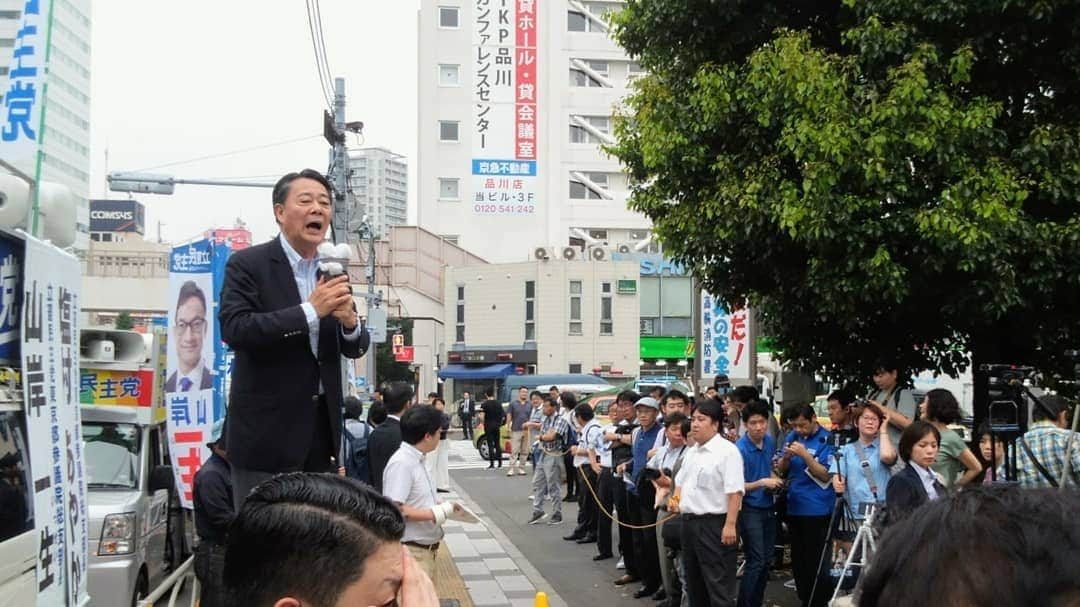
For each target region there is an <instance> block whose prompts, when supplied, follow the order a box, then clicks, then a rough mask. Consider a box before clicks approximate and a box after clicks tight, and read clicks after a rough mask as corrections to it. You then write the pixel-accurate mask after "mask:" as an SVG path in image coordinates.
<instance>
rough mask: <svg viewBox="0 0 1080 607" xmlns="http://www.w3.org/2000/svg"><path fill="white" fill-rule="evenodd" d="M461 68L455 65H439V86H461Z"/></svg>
mask: <svg viewBox="0 0 1080 607" xmlns="http://www.w3.org/2000/svg"><path fill="white" fill-rule="evenodd" d="M460 71H461V66H459V65H457V64H440V65H439V86H458V85H459V84H461V78H460V73H459V72H460Z"/></svg>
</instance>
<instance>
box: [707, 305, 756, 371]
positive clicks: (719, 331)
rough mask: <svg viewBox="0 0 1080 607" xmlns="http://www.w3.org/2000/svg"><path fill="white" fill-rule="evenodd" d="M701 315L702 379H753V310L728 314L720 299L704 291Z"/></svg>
mask: <svg viewBox="0 0 1080 607" xmlns="http://www.w3.org/2000/svg"><path fill="white" fill-rule="evenodd" d="M700 313H701V325H700V326H701V347H700V348H698V351H699V352H700V355H701V376H702V378H703V379H706V378H707V379H711V378H713V377H715V376H717V375H727V376H728V378H730V379H751V377H750V372H751V369H752V366H751V364H750V357H751V356H752V354H753V353H752V351H751V348H750V313H749V310H747V308H746V307H745V306H744V307H740V308H736V309H733V310H728V309H727V307H726V306H725V305H724V302H723V301H721V300H720V299H719V298H717V297H713V296H712V295H710V294H709V293H706V292H705V291H702V292H701V312H700Z"/></svg>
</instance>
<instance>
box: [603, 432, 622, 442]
mask: <svg viewBox="0 0 1080 607" xmlns="http://www.w3.org/2000/svg"><path fill="white" fill-rule="evenodd" d="M604 440H605V441H607V442H609V443H610V442H611V441H616V440H619V435H618V434H615V433H614V432H605V433H604Z"/></svg>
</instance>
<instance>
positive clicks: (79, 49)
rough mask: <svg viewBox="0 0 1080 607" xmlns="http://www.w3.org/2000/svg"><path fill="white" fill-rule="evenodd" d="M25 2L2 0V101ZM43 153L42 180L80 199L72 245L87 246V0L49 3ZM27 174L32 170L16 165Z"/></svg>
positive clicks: (0, 64)
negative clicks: (59, 186)
mask: <svg viewBox="0 0 1080 607" xmlns="http://www.w3.org/2000/svg"><path fill="white" fill-rule="evenodd" d="M28 4H35V5H36V4H38V3H37V2H34V3H28V2H27V0H0V99H2V98H3V96H5V95H7V94H8V92H9V90H8V89H9V88H10V86H9V82H8V73H9V72H10V70H11V65H10V63H11V61H12V58H13V53H14V47H15V46H16V40H17V38H18V35H19V30H20V28H21V27H22V22H23V11H24V10H25V8H26V6H27V5H28ZM52 15H53V21H52V33H51V36H50V39H51V44H52V48H51V49H50V55H49V75H48V81H47V85H48V89H47V93H46V100H45V130H44V134H43V135H42V137H41V141H42V144H43V152H44V155H43V157H42V163H41V178H42V180H44V181H53V182H57V183H61V184H63V185H65V186H67V187H69V188H71V190H72V191H73V192H74V193H75V195H76V196H77V197H78V198H79V204H78V206H77V211H76V218H75V219H76V229H77V232H78V236H77V237H76V241H75V245H74V247H75V248H76V249H77V250H79V251H85V250H86V248H87V246H88V243H89V224H90V211H89V204H88V200H87V196H88V194H89V191H90V0H53V9H52ZM19 168H20V170H23V171H24V172H26V173H28V174H31V175H32V174H33V173H34V167H32V166H28V167H23V166H20V167H19Z"/></svg>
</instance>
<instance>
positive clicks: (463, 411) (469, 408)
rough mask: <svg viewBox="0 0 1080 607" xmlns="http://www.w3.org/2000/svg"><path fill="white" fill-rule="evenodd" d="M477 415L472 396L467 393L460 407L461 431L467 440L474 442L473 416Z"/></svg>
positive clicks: (463, 396)
mask: <svg viewBox="0 0 1080 607" xmlns="http://www.w3.org/2000/svg"><path fill="white" fill-rule="evenodd" d="M475 413H476V403H475V402H473V399H472V396H471V395H470V394H469V393H468V392H465V393H463V394H462V399H461V406H459V407H458V416H459V417H461V431H462V432H463V433H464V434H465V440H469V441H471V440H473V437H474V436H475V435H474V434H473V432H474V428H473V415H474V414H475Z"/></svg>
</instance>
